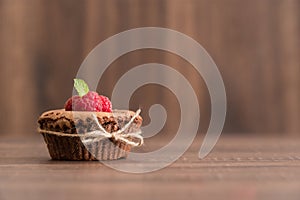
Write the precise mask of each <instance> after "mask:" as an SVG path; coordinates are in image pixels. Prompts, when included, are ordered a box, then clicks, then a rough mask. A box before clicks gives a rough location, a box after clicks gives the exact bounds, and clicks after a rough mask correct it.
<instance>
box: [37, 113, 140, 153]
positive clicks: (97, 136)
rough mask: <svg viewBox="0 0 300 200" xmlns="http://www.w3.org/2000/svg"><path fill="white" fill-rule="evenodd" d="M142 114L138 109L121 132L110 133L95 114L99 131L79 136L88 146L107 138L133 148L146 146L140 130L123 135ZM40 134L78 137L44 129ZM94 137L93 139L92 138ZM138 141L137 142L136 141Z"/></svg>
mask: <svg viewBox="0 0 300 200" xmlns="http://www.w3.org/2000/svg"><path fill="white" fill-rule="evenodd" d="M140 113H141V109H138V110H137V111H136V112H135V114H134V116H133V117H132V118H131V119H130V121H129V122H128V123H127V124H126V125H125V126H124V127H123V128H121V129H120V130H118V131H115V132H112V133H109V132H107V131H106V130H105V129H104V128H103V126H102V125H101V124H100V123H99V121H98V119H97V117H96V115H95V114H93V115H92V116H93V118H94V120H95V122H96V125H97V128H99V130H95V131H90V132H87V133H85V134H82V135H81V134H79V136H80V137H81V138H82V139H81V141H82V142H83V143H84V144H86V143H93V142H98V141H101V140H103V139H106V138H112V139H114V140H116V141H122V142H125V143H126V144H129V145H131V146H134V147H136V146H141V145H143V144H144V138H143V136H141V134H142V131H141V130H138V131H135V132H131V133H125V134H124V133H123V132H124V131H126V130H127V129H128V128H129V127H130V125H131V124H132V123H133V121H134V120H135V118H136V117H137V116H139V114H140ZM38 131H39V132H44V133H48V134H54V135H61V136H70V137H76V136H78V135H75V134H66V133H60V132H55V131H49V130H42V129H38ZM90 137H93V138H90ZM135 140H137V142H136V141H135Z"/></svg>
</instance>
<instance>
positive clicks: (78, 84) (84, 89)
mask: <svg viewBox="0 0 300 200" xmlns="http://www.w3.org/2000/svg"><path fill="white" fill-rule="evenodd" d="M74 87H75V89H76V91H77V93H78V95H79V96H80V97H83V96H84V95H86V94H87V93H88V92H89V91H90V90H89V86H88V85H87V84H86V82H85V81H84V80H82V79H77V78H75V79H74Z"/></svg>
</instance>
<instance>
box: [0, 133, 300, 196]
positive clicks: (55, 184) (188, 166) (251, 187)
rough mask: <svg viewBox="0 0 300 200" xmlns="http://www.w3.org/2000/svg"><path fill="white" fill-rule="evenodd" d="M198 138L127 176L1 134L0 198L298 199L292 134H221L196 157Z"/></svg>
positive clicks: (298, 145)
mask: <svg viewBox="0 0 300 200" xmlns="http://www.w3.org/2000/svg"><path fill="white" fill-rule="evenodd" d="M161 143H162V140H157V141H155V140H153V141H152V140H151V141H149V143H148V144H147V146H148V147H153V146H155V145H159V144H161ZM200 144H201V141H200V139H199V138H198V139H196V140H195V142H194V143H193V145H192V147H190V148H189V150H188V151H187V152H186V153H185V154H184V155H183V156H182V157H181V158H180V159H179V160H178V161H176V162H175V163H173V164H172V165H170V166H169V167H167V168H164V169H162V170H159V171H156V172H152V173H147V174H128V173H123V172H119V171H116V170H113V169H110V168H109V167H107V166H104V165H103V164H101V163H100V162H97V161H95V162H70V161H51V160H50V159H49V156H48V152H47V150H46V148H45V145H44V142H43V140H42V138H40V137H38V138H27V139H24V138H23V139H21V138H19V139H10V138H3V137H2V138H0V200H10V199H30V200H34V199H39V200H40V199H46V200H47V199H52V200H54V199H72V200H76V199H80V200H82V199H105V200H106V199H109V200H113V199H151V200H153V199H189V200H191V199H243V200H248V199H272V200H273V199H286V200H291V199H297V200H298V199H300V138H284V137H283V138H279V137H278V138H262V137H253V136H251V137H246V136H243V137H242V136H237V135H235V136H232V135H231V136H226V135H223V136H222V137H221V138H220V140H219V142H218V144H217V146H216V147H215V148H214V151H213V152H212V153H211V154H209V156H208V157H206V158H205V159H204V160H199V159H198V158H197V152H198V150H199V146H200ZM116 162H122V160H121V161H116ZM148 164H149V163H148ZM144 165H147V163H144Z"/></svg>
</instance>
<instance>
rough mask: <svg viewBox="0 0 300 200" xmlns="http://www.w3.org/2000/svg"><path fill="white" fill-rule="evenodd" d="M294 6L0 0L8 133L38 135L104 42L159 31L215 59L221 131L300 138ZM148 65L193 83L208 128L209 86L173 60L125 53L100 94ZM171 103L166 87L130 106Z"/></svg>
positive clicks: (298, 32) (299, 39)
mask: <svg viewBox="0 0 300 200" xmlns="http://www.w3.org/2000/svg"><path fill="white" fill-rule="evenodd" d="M298 10H300V1H299V0H284V1H280V0H264V1H261V0H252V1H247V0H186V1H184V2H183V1H181V0H153V1H139V0H122V1H118V0H100V1H96V0H89V1H83V0H75V1H71V0H64V1H59V0H53V1H47V0H29V1H28V2H27V1H26V2H25V1H21V0H0V44H1V48H0V66H1V67H0V74H1V79H0V89H1V97H3V98H0V110H1V112H0V127H1V129H2V130H3V132H4V133H8V132H9V133H11V134H19V133H24V131H23V130H28V132H26V133H29V134H34V130H35V128H36V123H35V121H36V119H37V117H38V116H39V114H41V113H42V112H43V111H45V110H48V109H54V108H61V107H62V106H63V104H64V102H65V100H66V99H67V98H68V97H69V96H70V95H71V92H72V79H73V78H74V77H75V76H76V73H77V70H78V68H79V66H80V64H81V62H82V61H83V59H84V58H85V57H86V56H87V54H88V53H89V52H90V51H91V50H92V49H93V48H94V47H95V46H96V45H97V44H99V42H101V41H103V40H105V39H106V38H108V37H110V36H112V35H114V34H117V33H119V32H121V31H125V30H128V29H132V28H137V27H145V26H158V27H165V28H170V29H174V30H176V31H180V32H182V33H184V34H186V35H188V36H191V37H192V38H193V39H195V40H196V41H198V42H199V43H200V44H202V45H203V46H204V48H206V50H207V51H208V52H209V53H210V55H211V56H212V58H213V59H214V60H215V62H216V64H217V65H218V67H219V70H220V72H221V74H222V76H223V79H224V83H225V86H226V92H227V98H228V114H227V120H226V124H225V130H224V131H225V132H237V133H253V132H257V133H262V132H263V133H265V134H279V133H280V134H290V135H297V134H298V133H299V130H300V123H298V122H299V118H300V106H299V105H300V104H299V102H300V93H299V91H300V90H299V85H300V78H299V75H298V74H299V70H300V67H299V63H300V56H298V55H300V25H299V24H300V16H299V12H298ZM145 62H159V63H162V64H167V65H170V66H172V67H174V68H175V69H177V70H179V71H180V72H181V73H183V74H184V75H185V76H186V77H187V78H188V79H189V80H190V82H191V85H192V86H193V88H194V89H195V90H196V91H198V94H197V97H198V99H199V101H200V106H201V110H202V112H201V116H202V119H203V120H202V121H201V130H200V131H205V130H206V129H207V126H208V123H209V117H210V100H209V95H208V92H207V89H206V86H205V83H204V82H203V80H202V79H201V76H199V75H196V73H195V70H194V69H193V68H192V66H190V65H189V63H187V62H186V61H184V60H183V59H181V58H179V57H178V56H176V55H171V54H168V53H166V52H159V51H145V52H143V51H141V52H139V53H137V52H132V53H129V54H128V55H125V56H124V57H122V58H120V60H118V61H116V62H115V63H113V64H112V66H111V67H112V69H111V70H108V72H107V73H106V75H107V76H106V77H109V78H105V77H104V78H103V79H101V82H100V83H99V91H101V92H103V93H104V94H106V95H108V96H110V95H111V92H112V90H111V86H112V85H113V84H114V83H115V82H116V80H118V77H120V76H121V75H122V74H121V73H122V72H126V71H127V70H129V69H130V68H132V67H133V66H135V65H138V64H142V63H145ZM121 68H122V69H121ZM146 95H149V96H151V97H149V98H145V96H146ZM152 97H153V98H152ZM170 98H171V97H170V95H168V91H166V90H164V89H162V88H144V90H141V91H140V94H137V95H136V99H135V100H133V102H132V105H131V107H136V106H138V105H139V104H142V105H143V106H144V107H145V108H147V107H149V105H150V104H152V103H153V101H156V102H157V103H161V104H170V105H169V107H175V106H176V101H170ZM148 99H149V100H148ZM20 110H22V112H19V111H20ZM16 112H18V114H15V113H16ZM172 112H173V111H172V110H170V116H175V115H176V113H177V114H178V111H175V114H174V113H172ZM144 113H147V111H145V112H144ZM173 114H174V115H173ZM144 117H145V118H147V116H146V115H145V116H144ZM175 118H176V117H175ZM172 120H173V119H172ZM167 128H168V129H172V124H167Z"/></svg>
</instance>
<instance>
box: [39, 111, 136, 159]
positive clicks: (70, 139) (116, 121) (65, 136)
mask: <svg viewBox="0 0 300 200" xmlns="http://www.w3.org/2000/svg"><path fill="white" fill-rule="evenodd" d="M134 116H135V112H132V111H127V110H114V111H113V112H112V113H109V112H87V111H65V110H64V109H61V110H51V111H48V112H45V113H43V114H42V115H41V116H40V117H39V119H38V125H39V130H38V131H39V132H40V133H41V134H42V135H43V137H44V140H45V142H46V144H47V147H48V151H49V154H50V156H51V158H52V159H54V160H114V159H119V158H124V157H126V156H127V154H128V152H129V151H130V149H131V147H132V144H131V143H135V144H138V143H142V140H140V141H139V138H135V137H131V135H128V133H134V132H137V131H139V129H140V127H141V125H142V118H141V116H139V115H138V116H136V117H135V119H134V120H133V121H132V123H131V124H130V125H129V127H128V128H126V129H125V130H123V131H121V133H120V134H119V136H121V137H122V136H125V135H126V134H127V135H128V136H126V140H122V139H118V138H120V137H118V138H117V137H114V133H116V132H118V131H119V132H120V130H122V128H123V127H124V126H125V125H126V124H128V123H129V122H130V120H131V119H132V117H134ZM96 120H97V121H98V122H97V121H96ZM99 124H100V125H101V126H102V127H103V128H104V129H105V131H106V132H107V134H111V136H110V135H109V136H106V137H103V136H102V137H101V136H99V135H97V134H89V133H93V132H95V131H96V132H97V131H98V132H99V131H100V132H101V130H99ZM126 141H127V142H126ZM129 141H130V142H129Z"/></svg>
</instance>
